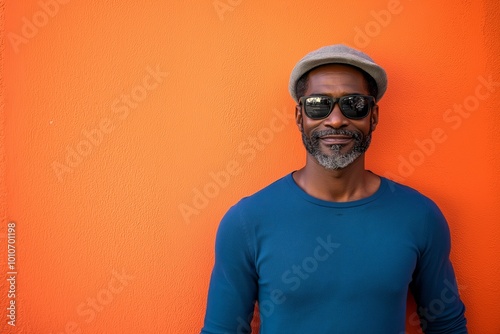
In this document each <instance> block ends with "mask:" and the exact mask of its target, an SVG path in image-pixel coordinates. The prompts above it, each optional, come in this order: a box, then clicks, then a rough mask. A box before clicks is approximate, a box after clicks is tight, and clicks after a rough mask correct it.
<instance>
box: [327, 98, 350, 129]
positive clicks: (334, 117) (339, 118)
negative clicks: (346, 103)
mask: <svg viewBox="0 0 500 334" xmlns="http://www.w3.org/2000/svg"><path fill="white" fill-rule="evenodd" d="M323 123H324V124H325V125H326V126H329V127H332V128H335V129H338V128H341V127H344V126H347V124H348V123H349V119H348V118H347V117H345V116H344V114H342V112H341V111H340V107H339V104H338V103H335V105H334V106H333V110H332V112H331V113H330V115H328V117H327V118H325V119H324V120H323Z"/></svg>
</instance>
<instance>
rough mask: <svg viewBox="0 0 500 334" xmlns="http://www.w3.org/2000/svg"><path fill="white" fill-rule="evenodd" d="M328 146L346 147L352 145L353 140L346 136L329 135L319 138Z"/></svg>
mask: <svg viewBox="0 0 500 334" xmlns="http://www.w3.org/2000/svg"><path fill="white" fill-rule="evenodd" d="M319 140H321V142H323V143H325V144H326V145H344V144H348V143H350V142H351V141H352V140H353V138H352V137H350V136H345V135H327V136H321V137H319Z"/></svg>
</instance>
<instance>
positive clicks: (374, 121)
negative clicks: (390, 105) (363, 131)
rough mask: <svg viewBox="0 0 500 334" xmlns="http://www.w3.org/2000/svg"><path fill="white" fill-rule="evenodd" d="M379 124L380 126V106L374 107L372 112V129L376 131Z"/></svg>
mask: <svg viewBox="0 0 500 334" xmlns="http://www.w3.org/2000/svg"><path fill="white" fill-rule="evenodd" d="M377 124H378V104H376V105H374V106H373V107H372V112H371V115H370V129H371V130H372V131H375V129H376V128H377Z"/></svg>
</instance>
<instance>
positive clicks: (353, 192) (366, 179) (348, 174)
mask: <svg viewBox="0 0 500 334" xmlns="http://www.w3.org/2000/svg"><path fill="white" fill-rule="evenodd" d="M293 178H294V180H295V182H296V183H297V184H298V185H299V187H301V188H302V189H303V190H304V191H305V192H306V193H308V194H309V195H311V196H313V197H316V198H319V199H322V200H325V201H330V202H350V201H355V200H359V199H363V198H366V197H368V196H371V195H373V194H374V193H375V192H376V191H377V190H378V188H379V186H380V177H379V176H377V175H375V174H373V173H372V172H370V171H367V170H365V162H364V154H363V155H362V156H360V157H359V158H357V159H356V160H355V161H354V162H353V163H352V164H350V165H349V166H347V167H345V168H342V169H338V170H329V169H326V168H324V167H323V166H321V165H319V164H318V162H317V161H316V159H314V158H313V157H312V156H310V155H309V154H308V155H307V161H306V165H305V167H303V168H302V169H300V170H298V171H296V172H295V173H294V174H293Z"/></svg>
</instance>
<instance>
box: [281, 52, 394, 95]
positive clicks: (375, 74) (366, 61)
mask: <svg viewBox="0 0 500 334" xmlns="http://www.w3.org/2000/svg"><path fill="white" fill-rule="evenodd" d="M326 64H348V65H352V66H355V67H358V68H360V69H362V70H363V71H365V72H366V73H368V74H369V75H370V76H371V77H372V78H373V79H375V82H376V83H377V88H378V94H377V96H375V99H376V100H377V101H378V100H380V98H381V97H382V95H384V93H385V90H386V89H387V75H386V73H385V71H384V69H383V68H382V67H380V66H379V65H377V64H376V63H375V62H374V61H373V60H372V59H371V58H370V57H368V55H366V54H365V53H363V52H361V51H359V50H356V49H353V48H350V47H348V46H345V45H343V44H335V45H329V46H324V47H322V48H320V49H318V50H315V51H312V52H310V53H308V54H307V55H306V56H305V57H304V58H302V59H301V60H300V61H299V62H298V63H297V65H295V67H294V68H293V70H292V74H291V75H290V82H289V84H288V90H289V91H290V94H291V95H292V97H293V99H294V100H295V102H297V103H298V101H299V98H300V96H296V94H295V87H296V85H297V81H298V80H299V79H300V77H301V76H302V75H303V74H304V73H306V72H308V71H309V70H312V69H313V68H315V67H318V66H321V65H326Z"/></svg>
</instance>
